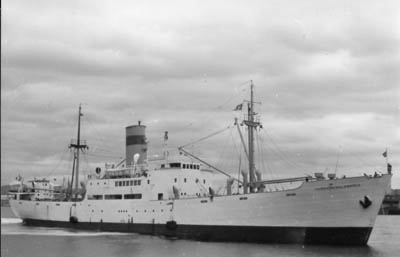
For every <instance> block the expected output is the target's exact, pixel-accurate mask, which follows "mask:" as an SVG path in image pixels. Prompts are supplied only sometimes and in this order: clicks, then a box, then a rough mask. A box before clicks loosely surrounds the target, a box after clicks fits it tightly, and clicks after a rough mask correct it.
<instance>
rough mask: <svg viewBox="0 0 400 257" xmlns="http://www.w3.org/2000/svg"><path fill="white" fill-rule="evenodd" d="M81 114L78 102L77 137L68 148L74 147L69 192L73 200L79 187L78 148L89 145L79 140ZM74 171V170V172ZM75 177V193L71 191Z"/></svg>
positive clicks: (76, 197) (86, 147) (85, 147)
mask: <svg viewBox="0 0 400 257" xmlns="http://www.w3.org/2000/svg"><path fill="white" fill-rule="evenodd" d="M82 116H83V113H82V106H81V104H79V111H78V132H77V139H76V141H75V140H71V144H70V145H69V148H74V162H73V165H72V166H73V167H72V181H71V194H70V197H71V198H74V199H75V200H77V199H78V188H79V152H80V151H79V150H80V149H88V148H89V147H88V146H87V145H86V141H85V140H81V117H82ZM74 171H75V172H74ZM74 177H75V194H74V193H73V186H72V185H73V183H74V181H73V180H74Z"/></svg>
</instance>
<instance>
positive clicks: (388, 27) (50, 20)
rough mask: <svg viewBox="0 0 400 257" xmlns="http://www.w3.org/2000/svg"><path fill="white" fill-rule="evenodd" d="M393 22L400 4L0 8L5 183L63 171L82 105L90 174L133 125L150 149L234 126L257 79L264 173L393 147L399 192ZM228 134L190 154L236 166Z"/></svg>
mask: <svg viewBox="0 0 400 257" xmlns="http://www.w3.org/2000/svg"><path fill="white" fill-rule="evenodd" d="M228 2H229V4H228ZM399 17H400V4H399V3H398V1H348V0H346V1H318V0H315V1H281V0H279V1H269V0H268V1H265V0H263V1H215V0H213V1H53V0H51V1H50V0H49V1H28V0H26V1H14V0H13V1H11V0H8V1H3V2H2V15H1V19H2V20H1V25H2V27H1V33H2V34H1V72H2V74H1V175H2V181H1V182H2V184H4V183H8V182H10V181H11V180H12V179H13V178H14V177H15V176H16V175H17V174H18V173H20V174H21V175H22V176H24V177H29V176H39V175H49V174H52V175H56V174H69V173H70V170H71V169H70V167H71V165H70V164H69V165H68V164H64V163H68V162H64V161H63V160H68V159H69V158H70V157H71V152H70V150H68V148H67V146H68V143H69V140H70V139H71V138H75V137H76V125H77V121H76V118H77V110H78V105H79V103H82V106H83V112H84V117H83V121H82V125H83V128H82V130H83V131H82V133H83V137H84V138H85V139H87V140H88V144H89V145H90V147H91V148H90V150H89V157H88V159H87V163H88V167H89V168H90V169H92V168H93V167H96V166H98V165H104V162H117V161H119V160H121V157H124V155H125V153H124V144H125V126H128V125H132V124H135V123H136V122H137V121H138V120H141V121H142V123H143V124H145V125H146V126H147V138H148V140H149V142H150V143H149V147H150V154H159V153H160V152H161V146H162V144H163V133H164V131H166V130H167V131H169V140H168V147H169V148H173V147H176V146H179V145H183V144H185V143H188V142H190V141H192V140H195V139H198V138H201V137H203V136H206V135H209V134H211V133H213V132H215V131H217V130H219V129H222V128H224V127H226V126H228V125H232V124H233V118H234V117H239V118H240V117H242V115H243V113H241V112H233V111H232V110H233V109H234V107H235V106H236V105H237V104H239V103H241V102H243V100H244V99H248V95H249V81H250V80H253V82H254V89H255V94H256V101H259V102H262V104H261V105H259V104H257V106H256V108H257V112H258V113H260V114H261V122H262V123H263V127H264V128H263V129H262V131H261V132H260V136H261V138H260V140H262V142H263V144H262V146H260V147H258V149H261V150H260V151H261V152H262V153H263V157H262V159H264V161H265V162H267V164H265V165H264V166H259V167H260V169H262V170H263V173H264V174H265V177H268V176H267V175H266V174H267V173H272V174H273V176H276V177H280V176H281V177H282V176H283V177H285V176H286V177H287V176H303V175H304V174H305V173H308V174H312V173H314V172H317V171H323V172H334V171H335V169H336V170H337V173H338V174H340V175H341V174H347V175H360V174H362V173H364V172H366V173H373V172H374V171H375V170H380V171H385V168H384V166H385V159H384V158H383V156H382V152H384V151H385V149H386V148H388V149H389V150H388V155H389V162H391V163H392V165H393V168H394V173H395V177H396V178H395V179H394V187H397V188H399V187H400V183H399V182H400V179H399V178H400V115H399V113H400V84H399V82H400V77H399V67H400V51H399V50H400V48H399V47H400V18H399ZM233 132H235V130H234V127H233V129H231V130H230V131H228V132H226V133H225V135H224V133H222V134H221V135H220V136H221V138H218V137H215V138H211V139H210V140H207V141H206V142H203V143H200V144H199V145H196V146H193V147H192V150H193V151H194V152H195V153H197V154H200V155H202V157H204V158H205V159H209V160H212V161H213V162H214V163H216V164H221V166H224V164H223V162H225V161H232V160H234V162H237V160H238V157H237V155H236V156H230V157H228V155H227V154H229V155H230V154H232V152H235V151H233V150H232V149H233V147H237V145H238V142H239V141H237V137H236V136H233V135H232V134H231V133H233ZM231 138H236V139H235V140H236V143H234V144H233V146H232V145H230V144H228V143H226V142H227V141H229V140H230V139H231ZM227 149H228V150H227ZM338 156H339V158H338ZM337 160H339V161H337ZM102 163H103V164H102ZM234 165H236V166H237V164H234ZM336 166H337V168H336ZM229 172H236V171H232V170H229Z"/></svg>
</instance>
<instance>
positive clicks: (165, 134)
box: [164, 131, 168, 141]
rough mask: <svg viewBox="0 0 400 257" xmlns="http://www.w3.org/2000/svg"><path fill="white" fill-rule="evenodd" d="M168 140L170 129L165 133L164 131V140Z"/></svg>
mask: <svg viewBox="0 0 400 257" xmlns="http://www.w3.org/2000/svg"><path fill="white" fill-rule="evenodd" d="M167 140H168V131H165V133H164V141H167Z"/></svg>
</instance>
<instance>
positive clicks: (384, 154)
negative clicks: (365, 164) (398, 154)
mask: <svg viewBox="0 0 400 257" xmlns="http://www.w3.org/2000/svg"><path fill="white" fill-rule="evenodd" d="M382 155H383V157H385V158H386V157H387V150H386V151H385V152H384V153H383V154H382Z"/></svg>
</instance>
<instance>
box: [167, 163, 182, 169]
mask: <svg viewBox="0 0 400 257" xmlns="http://www.w3.org/2000/svg"><path fill="white" fill-rule="evenodd" d="M169 167H171V168H180V167H181V163H180V162H173V163H170V164H169Z"/></svg>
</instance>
